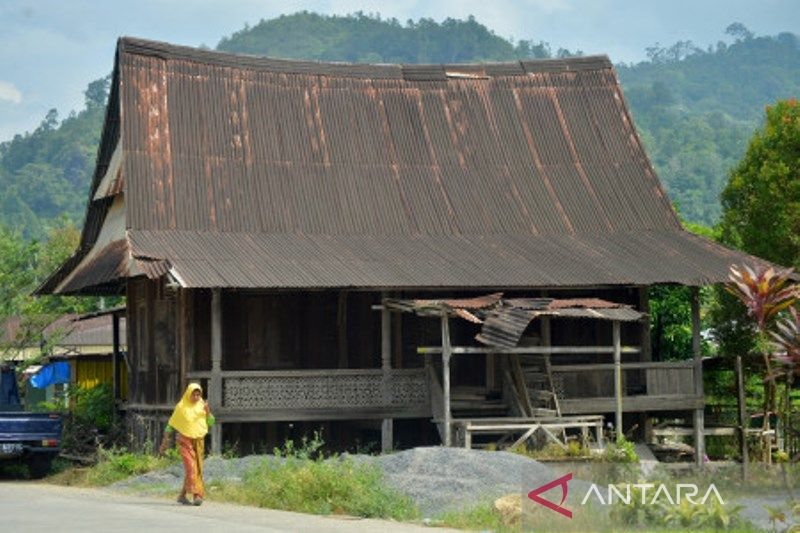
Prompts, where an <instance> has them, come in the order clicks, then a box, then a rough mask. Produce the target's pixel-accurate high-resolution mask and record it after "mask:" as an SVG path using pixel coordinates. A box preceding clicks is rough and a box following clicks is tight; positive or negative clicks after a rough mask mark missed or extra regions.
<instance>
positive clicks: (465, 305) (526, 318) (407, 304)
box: [383, 293, 644, 348]
mask: <svg viewBox="0 0 800 533" xmlns="http://www.w3.org/2000/svg"><path fill="white" fill-rule="evenodd" d="M502 296H503V294H502V293H494V294H488V295H485V296H478V297H474V298H462V299H456V300H400V299H392V298H387V299H385V300H384V301H383V303H384V305H385V306H387V307H388V308H389V309H391V310H395V311H403V312H414V313H417V314H420V315H426V314H432V315H436V316H441V315H442V314H444V313H447V314H448V315H455V316H458V317H461V318H463V319H464V320H468V321H470V322H473V323H477V324H481V323H482V324H483V326H482V328H481V332H480V333H479V334H478V335H476V336H475V338H476V339H477V340H478V341H480V342H482V343H483V344H486V345H489V346H501V347H504V348H513V347H514V346H517V344H519V340H520V338H521V337H522V334H523V333H524V332H525V330H526V329H527V328H528V325H530V323H531V322H532V321H533V320H535V319H536V318H539V317H542V316H551V317H559V318H590V319H601V320H619V321H623V322H632V321H637V320H640V319H641V318H642V317H643V316H644V315H643V314H642V313H640V312H638V311H636V310H634V309H633V308H631V306H629V305H625V304H620V303H614V302H609V301H606V300H601V299H599V298H580V299H577V298H575V299H561V300H558V299H552V298H508V299H503V297H502Z"/></svg>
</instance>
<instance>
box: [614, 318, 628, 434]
mask: <svg viewBox="0 0 800 533" xmlns="http://www.w3.org/2000/svg"><path fill="white" fill-rule="evenodd" d="M611 326H612V335H613V339H614V399H615V403H614V405H615V409H614V424H615V429H616V432H617V436H616V440H617V442H620V441H621V440H622V439H623V438H624V437H625V433H624V431H623V430H622V341H621V339H620V331H619V330H620V327H619V320H615V321H614V322H612V323H611Z"/></svg>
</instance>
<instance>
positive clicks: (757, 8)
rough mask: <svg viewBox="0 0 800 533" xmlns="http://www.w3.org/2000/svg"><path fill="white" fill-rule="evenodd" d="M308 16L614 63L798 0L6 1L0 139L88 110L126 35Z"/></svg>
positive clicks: (201, 35) (788, 26)
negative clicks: (487, 35) (451, 33)
mask: <svg viewBox="0 0 800 533" xmlns="http://www.w3.org/2000/svg"><path fill="white" fill-rule="evenodd" d="M302 10H307V11H315V12H318V13H324V14H331V15H332V14H337V15H345V14H348V13H354V12H357V11H363V12H364V13H373V14H375V13H378V14H380V15H381V17H383V18H392V17H393V18H397V19H398V20H400V21H406V20H408V19H414V20H418V19H419V18H422V17H426V18H433V19H434V20H436V21H442V20H443V19H445V18H448V17H452V18H466V17H467V16H469V15H474V16H475V18H476V19H477V21H478V22H480V23H482V24H484V25H486V26H487V27H488V28H489V29H491V30H493V31H494V32H495V33H496V34H497V35H499V36H501V37H504V38H514V39H517V40H519V39H530V40H533V41H535V42H538V41H545V42H548V43H550V45H551V47H552V49H553V50H555V49H558V48H559V47H563V48H567V49H570V50H576V49H577V50H582V51H583V52H584V53H587V54H591V53H603V54H608V55H609V57H610V58H611V60H612V61H613V62H615V63H620V62H625V63H630V62H637V61H641V60H643V59H645V53H644V49H645V48H646V47H648V46H651V45H653V44H655V43H660V44H661V45H671V44H673V43H675V42H676V41H679V40H692V41H694V42H695V44H697V45H700V46H702V47H705V46H708V45H709V44H716V43H717V41H719V40H726V36H725V35H724V30H725V28H726V27H727V26H728V25H729V24H730V23H732V22H741V23H743V24H744V25H745V26H747V27H748V28H749V29H750V30H751V31H752V32H754V33H755V34H756V35H776V34H778V33H780V32H783V31H789V32H792V33H796V34H800V1H798V0H749V1H746V0H489V1H486V0H424V1H423V0H392V1H391V2H387V1H385V0H384V1H376V0H364V1H357V0H317V1H311V2H309V1H299V0H282V1H281V2H275V1H264V0H262V1H257V0H224V1H223V0H136V1H135V2H131V1H130V0H128V1H124V2H123V1H119V0H66V1H65V0H27V1H26V0H0V41H2V43H1V44H0V142H2V141H6V140H9V139H11V138H12V137H13V136H14V135H15V134H18V133H24V132H25V131H31V130H33V129H35V128H36V127H37V126H38V124H39V123H40V122H41V121H42V119H43V118H44V116H45V114H46V113H47V111H48V110H49V109H52V108H56V109H57V110H58V111H59V115H60V117H61V118H63V117H66V116H67V115H68V114H69V112H70V111H71V110H79V109H81V108H82V106H83V91H84V90H85V89H86V85H87V84H88V83H89V82H90V81H92V80H95V79H97V78H101V77H103V76H105V75H106V74H108V73H110V72H111V69H112V67H113V60H114V47H115V45H116V39H117V37H119V36H122V35H127V36H134V37H142V38H147V39H154V40H160V41H167V42H171V43H174V44H183V45H188V46H199V45H206V46H209V47H212V48H213V47H215V46H216V45H217V43H218V42H219V40H220V38H222V37H223V36H227V35H230V34H231V33H233V32H235V31H238V30H240V29H242V28H243V27H244V25H245V23H247V24H249V25H251V26H252V25H255V24H256V23H258V21H259V20H261V19H270V18H274V17H276V16H279V15H281V14H291V13H295V12H297V11H302ZM727 40H729V39H727Z"/></svg>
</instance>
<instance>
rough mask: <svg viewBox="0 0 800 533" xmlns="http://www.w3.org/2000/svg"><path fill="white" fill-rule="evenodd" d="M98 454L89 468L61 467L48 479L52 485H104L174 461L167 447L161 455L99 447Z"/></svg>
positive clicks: (144, 472) (173, 455) (173, 456)
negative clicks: (96, 459)
mask: <svg viewBox="0 0 800 533" xmlns="http://www.w3.org/2000/svg"><path fill="white" fill-rule="evenodd" d="M98 453H99V461H98V462H97V464H95V465H93V466H90V467H79V466H75V467H72V468H65V469H63V470H62V471H60V472H58V473H56V474H54V475H52V476H50V477H49V478H48V480H49V481H50V482H51V483H54V484H56V485H70V486H80V487H105V486H107V485H111V484H113V483H116V482H117V481H122V480H123V479H127V478H129V477H132V476H139V475H141V474H146V473H147V472H151V471H153V470H160V469H162V468H166V467H168V466H170V465H171V464H174V463H175V462H177V460H178V459H177V452H176V451H175V450H170V451H169V452H168V453H167V454H166V455H165V456H164V457H155V456H154V455H152V454H149V453H133V452H129V451H126V450H121V449H110V450H103V449H100V450H99V452H98Z"/></svg>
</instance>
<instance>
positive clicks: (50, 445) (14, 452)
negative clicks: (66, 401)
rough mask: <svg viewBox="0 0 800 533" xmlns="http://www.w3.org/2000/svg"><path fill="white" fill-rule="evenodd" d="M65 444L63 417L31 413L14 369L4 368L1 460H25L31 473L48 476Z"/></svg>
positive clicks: (0, 380) (0, 393)
mask: <svg viewBox="0 0 800 533" xmlns="http://www.w3.org/2000/svg"><path fill="white" fill-rule="evenodd" d="M60 444H61V417H60V416H59V415H56V414H52V413H27V412H25V411H23V409H22V404H21V403H20V401H19V391H18V389H17V379H16V375H15V372H14V370H13V369H12V368H8V367H6V368H0V461H2V462H5V461H17V462H19V461H23V462H25V463H26V464H27V465H28V470H29V471H30V476H31V477H32V478H34V479H39V478H42V477H44V476H45V475H47V473H48V472H49V471H50V466H51V464H52V462H53V458H55V456H56V455H58V452H59V446H60Z"/></svg>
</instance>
